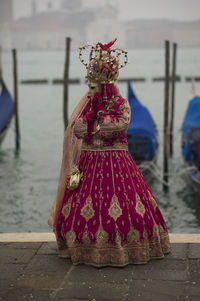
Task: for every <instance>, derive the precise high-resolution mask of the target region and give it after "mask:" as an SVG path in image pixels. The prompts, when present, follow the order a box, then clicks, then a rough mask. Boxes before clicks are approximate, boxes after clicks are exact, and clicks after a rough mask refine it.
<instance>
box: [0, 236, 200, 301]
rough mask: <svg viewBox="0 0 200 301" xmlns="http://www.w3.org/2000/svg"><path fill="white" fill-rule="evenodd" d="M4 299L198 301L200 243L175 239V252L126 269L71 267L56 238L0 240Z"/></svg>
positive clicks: (0, 295) (0, 291) (0, 290)
mask: <svg viewBox="0 0 200 301" xmlns="http://www.w3.org/2000/svg"><path fill="white" fill-rule="evenodd" d="M0 300H1V301H4V300H5V301H23V300H25V301H29V300H31V301H34V300H37V301H46V300H55V301H56V300H59V301H64V300H66V301H76V300H77V301H80V300H89V301H103V300H114V301H115V300H116V301H117V300H120V301H129V300H130V301H137V300H141V301H175V300H177V301H178V300H180V301H183V300H186V301H199V300H200V243H172V254H170V255H167V256H166V258H165V259H162V260H154V261H150V262H149V263H148V264H147V265H129V266H127V267H124V268H117V267H114V268H112V267H104V268H94V267H89V266H84V265H79V266H73V265H72V264H71V261H70V259H61V258H58V257H57V248H56V242H55V241H47V242H41V241H39V242H0Z"/></svg>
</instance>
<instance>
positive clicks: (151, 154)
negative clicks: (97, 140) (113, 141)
mask: <svg viewBox="0 0 200 301" xmlns="http://www.w3.org/2000/svg"><path fill="white" fill-rule="evenodd" d="M128 101H129V104H130V108H131V120H130V125H129V128H128V131H127V140H128V149H129V152H130V154H131V156H132V157H133V159H134V161H135V162H136V164H137V165H138V167H139V168H140V169H141V170H142V171H143V172H145V171H148V170H150V165H151V164H152V163H155V161H156V158H157V153H158V133H157V129H156V125H155V122H154V120H153V118H152V116H151V113H150V112H149V110H148V109H147V107H145V106H144V105H142V103H141V102H140V101H139V100H138V98H137V97H136V95H135V93H134V91H133V88H132V86H131V83H130V81H128Z"/></svg>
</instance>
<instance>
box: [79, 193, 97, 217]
mask: <svg viewBox="0 0 200 301" xmlns="http://www.w3.org/2000/svg"><path fill="white" fill-rule="evenodd" d="M81 215H82V216H83V217H84V218H85V219H86V221H88V220H89V219H91V218H92V217H93V216H94V209H93V207H92V198H91V196H89V197H88V198H87V200H86V202H85V205H84V206H83V208H82V209H81Z"/></svg>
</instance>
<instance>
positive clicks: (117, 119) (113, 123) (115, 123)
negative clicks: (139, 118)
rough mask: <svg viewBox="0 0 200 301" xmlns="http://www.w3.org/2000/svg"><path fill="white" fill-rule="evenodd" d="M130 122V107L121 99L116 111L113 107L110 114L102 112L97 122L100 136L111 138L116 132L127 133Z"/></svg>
mask: <svg viewBox="0 0 200 301" xmlns="http://www.w3.org/2000/svg"><path fill="white" fill-rule="evenodd" d="M129 122H130V106H129V103H128V101H127V100H126V99H122V101H121V103H120V105H119V106H118V108H117V110H116V109H115V106H114V107H113V108H112V109H111V110H110V112H104V113H103V114H102V116H101V119H100V121H99V126H100V136H101V137H104V138H111V137H114V136H116V135H117V133H118V132H124V131H127V129H128V126H129Z"/></svg>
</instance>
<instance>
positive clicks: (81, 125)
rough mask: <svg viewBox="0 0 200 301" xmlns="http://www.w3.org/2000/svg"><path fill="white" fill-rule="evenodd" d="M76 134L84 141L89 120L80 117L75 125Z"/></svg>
mask: <svg viewBox="0 0 200 301" xmlns="http://www.w3.org/2000/svg"><path fill="white" fill-rule="evenodd" d="M74 133H75V135H76V137H77V138H79V139H83V138H85V136H86V135H87V119H86V118H85V117H80V118H79V119H78V120H77V122H76V123H75V124H74Z"/></svg>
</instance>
